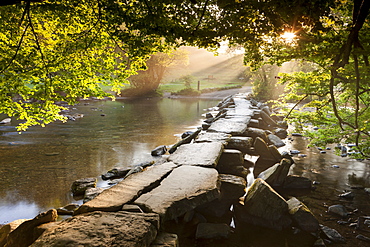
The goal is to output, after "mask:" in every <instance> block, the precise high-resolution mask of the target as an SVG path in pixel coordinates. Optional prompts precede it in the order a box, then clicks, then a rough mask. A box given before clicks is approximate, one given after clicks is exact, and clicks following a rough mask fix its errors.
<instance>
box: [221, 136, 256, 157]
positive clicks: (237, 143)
mask: <svg viewBox="0 0 370 247" xmlns="http://www.w3.org/2000/svg"><path fill="white" fill-rule="evenodd" d="M252 144H253V138H252V137H246V136H233V137H231V138H230V140H229V141H228V143H227V145H226V148H227V149H236V150H239V151H240V152H242V153H243V154H246V153H249V152H250V149H251V147H252Z"/></svg>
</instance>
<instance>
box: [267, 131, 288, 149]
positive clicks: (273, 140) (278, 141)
mask: <svg viewBox="0 0 370 247" xmlns="http://www.w3.org/2000/svg"><path fill="white" fill-rule="evenodd" d="M267 138H268V140H269V141H270V143H272V144H273V145H274V146H275V147H277V148H280V147H284V146H285V143H284V142H283V141H282V140H281V139H280V137H278V136H276V135H274V134H269V135H267Z"/></svg>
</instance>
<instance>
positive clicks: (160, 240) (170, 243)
mask: <svg viewBox="0 0 370 247" xmlns="http://www.w3.org/2000/svg"><path fill="white" fill-rule="evenodd" d="M178 246H180V244H179V238H178V237H177V235H176V234H173V233H167V232H160V233H159V234H158V235H157V237H156V238H155V239H154V241H153V243H152V244H151V245H150V247H178Z"/></svg>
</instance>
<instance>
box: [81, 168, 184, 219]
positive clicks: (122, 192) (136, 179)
mask: <svg viewBox="0 0 370 247" xmlns="http://www.w3.org/2000/svg"><path fill="white" fill-rule="evenodd" d="M175 167H177V165H175V164H174V163H171V162H167V163H164V164H162V165H157V166H152V167H150V168H148V169H147V170H145V171H143V172H139V173H134V174H132V175H131V176H129V177H127V178H126V179H125V180H123V181H121V182H119V183H118V184H117V185H115V186H113V187H111V188H109V189H106V190H104V191H103V192H102V193H101V194H99V195H98V196H97V197H95V198H94V199H92V200H91V201H88V202H87V203H85V204H83V205H81V206H80V207H79V208H78V209H77V210H76V211H75V215H77V214H82V213H86V212H92V211H108V212H115V211H119V210H121V208H122V206H123V204H125V203H128V202H131V201H133V200H135V199H136V198H137V197H138V196H139V195H140V194H141V193H143V191H144V192H145V191H146V190H149V189H152V188H153V187H155V186H157V185H158V184H159V183H160V181H161V180H162V179H163V177H165V176H167V175H168V174H169V173H170V172H171V171H172V170H173V169H174V168H175Z"/></svg>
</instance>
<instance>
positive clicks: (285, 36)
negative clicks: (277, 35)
mask: <svg viewBox="0 0 370 247" xmlns="http://www.w3.org/2000/svg"><path fill="white" fill-rule="evenodd" d="M296 36H297V35H295V33H293V32H285V33H284V34H282V35H281V38H283V39H284V40H285V41H286V42H288V43H292V42H293V41H294V39H295V38H296Z"/></svg>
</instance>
